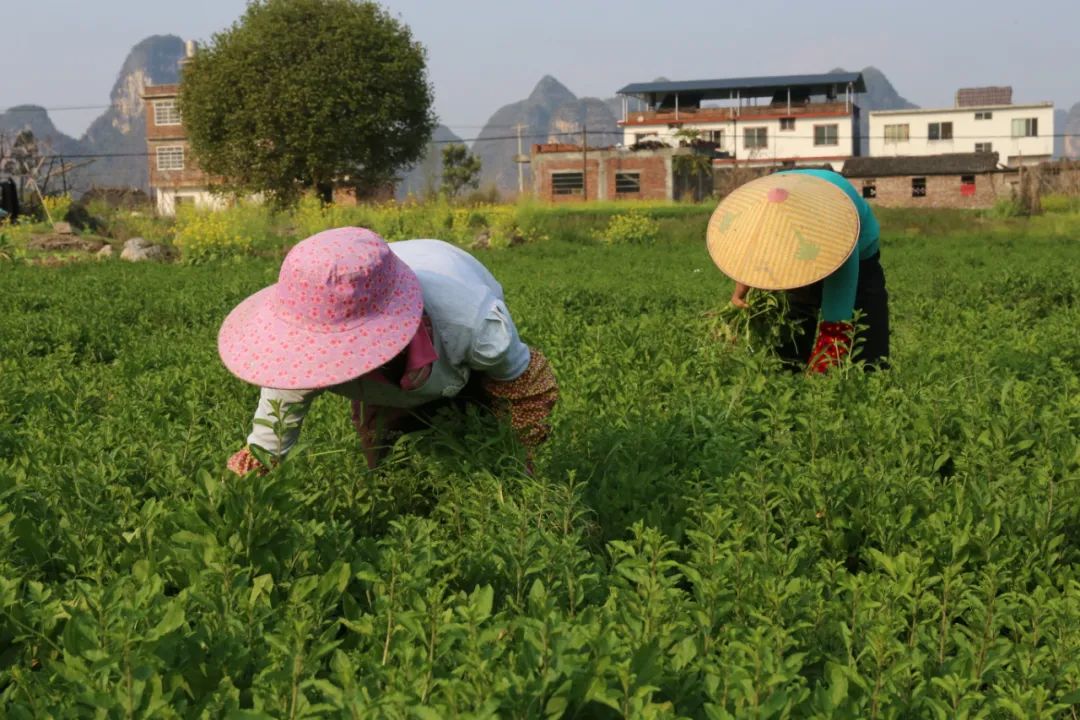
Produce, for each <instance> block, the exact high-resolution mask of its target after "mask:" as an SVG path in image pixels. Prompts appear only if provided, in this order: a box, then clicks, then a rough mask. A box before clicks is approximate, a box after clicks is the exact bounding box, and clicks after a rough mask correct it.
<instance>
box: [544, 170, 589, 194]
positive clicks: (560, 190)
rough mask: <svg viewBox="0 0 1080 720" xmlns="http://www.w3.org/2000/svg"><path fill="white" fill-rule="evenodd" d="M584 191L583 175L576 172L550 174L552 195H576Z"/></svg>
mask: <svg viewBox="0 0 1080 720" xmlns="http://www.w3.org/2000/svg"><path fill="white" fill-rule="evenodd" d="M584 191H585V173H583V172H578V171H571V172H554V173H551V194H552V195H578V194H580V193H582V192H584Z"/></svg>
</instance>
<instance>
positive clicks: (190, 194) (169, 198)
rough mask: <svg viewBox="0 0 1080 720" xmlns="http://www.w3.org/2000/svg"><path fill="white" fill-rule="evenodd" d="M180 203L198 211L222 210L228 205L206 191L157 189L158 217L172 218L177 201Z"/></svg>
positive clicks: (219, 196)
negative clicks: (189, 204)
mask: <svg viewBox="0 0 1080 720" xmlns="http://www.w3.org/2000/svg"><path fill="white" fill-rule="evenodd" d="M178 199H179V202H180V203H185V202H190V203H192V204H194V205H195V207H196V208H198V209H199V210H222V209H224V208H225V207H226V206H227V205H228V201H227V200H226V199H225V198H224V197H222V196H221V195H215V194H214V193H211V192H210V191H208V190H202V189H197V188H184V189H183V190H167V189H162V188H158V189H157V212H158V215H163V216H165V217H173V216H174V215H176V206H177V204H178V203H177V200H178Z"/></svg>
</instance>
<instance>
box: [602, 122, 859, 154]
mask: <svg viewBox="0 0 1080 720" xmlns="http://www.w3.org/2000/svg"><path fill="white" fill-rule="evenodd" d="M631 116H632V114H631ZM780 124H781V123H780V118H778V117H775V116H769V117H766V118H761V119H756V118H754V117H753V115H749V114H747V115H744V116H743V117H741V118H739V119H737V120H728V121H723V122H692V121H685V122H684V123H683V124H682V125H681V126H680V127H681V128H685V129H688V130H689V129H693V130H699V131H701V137H702V139H704V140H709V139H710V133H714V132H722V133H723V140H722V141H720V146H719V147H718V148H717V149H718V150H720V151H726V152H728V153H730V154H731V155H732V157H734V158H735V159H737V160H739V161H748V160H759V161H762V162H766V161H768V162H771V161H773V160H788V159H803V160H813V159H817V158H837V157H839V158H846V157H850V156H851V155H852V150H853V148H854V132H855V123H854V121H853V118H852V116H850V115H846V116H836V115H831V116H826V117H802V116H797V117H796V118H795V127H794V129H791V130H781V129H780ZM815 125H836V126H837V127H836V131H837V139H836V144H835V145H815V144H814V126H815ZM680 127H669V126H668V125H667V124H656V125H626V126H624V128H623V144H624V145H627V146H630V145H633V144H634V143H635V142H637V141H638V140H639V139H640V140H660V141H661V142H665V143H667V144H668V145H671V146H673V147H675V146H678V144H679V138H677V137H676V135H675V134H676V133H677V132H678V131H679V130H680ZM750 128H765V134H766V143H767V144H766V146H765V147H764V148H758V149H749V148H747V147H746V143H745V134H746V131H747V129H750Z"/></svg>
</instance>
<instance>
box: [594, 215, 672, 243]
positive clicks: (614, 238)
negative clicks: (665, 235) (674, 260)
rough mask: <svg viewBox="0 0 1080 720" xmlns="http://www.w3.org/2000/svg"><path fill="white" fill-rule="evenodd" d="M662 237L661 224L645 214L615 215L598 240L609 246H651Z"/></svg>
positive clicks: (598, 236) (598, 235)
mask: <svg viewBox="0 0 1080 720" xmlns="http://www.w3.org/2000/svg"><path fill="white" fill-rule="evenodd" d="M659 237H660V223H659V222H658V221H657V220H655V219H653V218H651V217H649V216H648V215H645V214H644V213H640V212H635V211H630V212H626V213H621V214H619V215H615V216H613V217H612V218H611V220H610V221H609V222H608V224H607V227H606V228H604V229H603V230H602V231H601V232H600V233H599V234H597V236H596V238H597V239H598V240H600V241H601V242H604V243H607V244H608V245H651V244H652V243H654V242H656V240H657V238H659Z"/></svg>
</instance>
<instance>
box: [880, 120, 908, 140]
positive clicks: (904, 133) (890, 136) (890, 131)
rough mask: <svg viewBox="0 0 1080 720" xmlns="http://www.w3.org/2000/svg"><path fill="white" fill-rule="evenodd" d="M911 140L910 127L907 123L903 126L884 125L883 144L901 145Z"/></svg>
mask: <svg viewBox="0 0 1080 720" xmlns="http://www.w3.org/2000/svg"><path fill="white" fill-rule="evenodd" d="M910 139H911V126H910V125H908V124H907V123H904V124H903V125H886V126H885V142H887V143H901V142H907V141H908V140H910Z"/></svg>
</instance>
